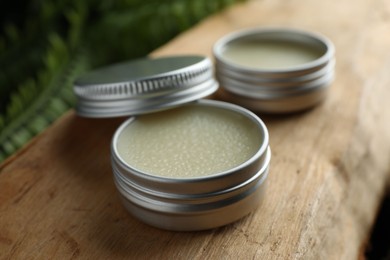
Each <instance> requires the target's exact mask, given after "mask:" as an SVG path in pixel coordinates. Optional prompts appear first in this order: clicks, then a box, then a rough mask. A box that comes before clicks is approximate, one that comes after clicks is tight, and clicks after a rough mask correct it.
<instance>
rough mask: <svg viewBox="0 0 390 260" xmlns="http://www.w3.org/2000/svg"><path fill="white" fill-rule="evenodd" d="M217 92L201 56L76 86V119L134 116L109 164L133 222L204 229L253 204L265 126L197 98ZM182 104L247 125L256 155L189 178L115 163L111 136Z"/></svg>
mask: <svg viewBox="0 0 390 260" xmlns="http://www.w3.org/2000/svg"><path fill="white" fill-rule="evenodd" d="M217 88H218V83H217V82H216V81H215V80H214V78H213V68H212V64H211V62H210V60H209V59H208V58H205V57H201V56H178V57H165V58H159V59H141V60H136V61H131V62H127V63H122V64H117V65H113V66H109V67H106V68H102V69H99V70H96V71H93V72H90V73H88V74H86V75H84V76H83V77H81V78H80V79H79V80H77V81H76V82H75V86H74V90H75V93H76V95H77V97H78V106H77V113H78V114H79V115H82V116H87V117H113V116H123V115H137V116H136V117H131V118H130V119H128V120H127V121H125V122H124V123H123V124H122V125H121V126H120V127H119V128H118V129H117V131H116V133H115V134H114V137H113V139H112V144H111V159H112V160H111V161H112V168H113V175H114V182H115V184H116V187H117V189H118V191H119V194H120V197H121V200H122V202H123V204H124V206H125V207H126V209H127V210H128V211H129V212H130V213H131V214H132V215H133V216H135V217H136V218H138V219H139V220H141V221H143V222H145V223H147V224H150V225H152V226H155V227H158V228H163V229H168V230H177V231H190V230H203V229H210V228H215V227H219V226H222V225H225V224H228V223H231V222H233V221H236V220H238V219H240V218H242V217H243V216H245V215H247V214H248V213H249V212H251V211H253V210H254V209H255V208H256V207H257V206H258V205H259V204H260V202H261V199H262V196H263V193H264V189H265V180H266V178H267V176H268V169H269V164H270V159H271V152H270V148H269V137H268V131H267V128H266V126H265V125H264V123H263V122H262V121H261V120H260V119H259V118H258V117H257V116H256V115H255V114H253V113H252V112H250V111H249V110H247V109H244V108H242V107H239V106H237V105H233V104H230V103H226V102H221V101H214V100H199V98H202V97H206V96H208V95H210V94H211V93H213V92H214V91H215V90H216V89H217ZM187 106H194V107H195V108H197V107H206V108H210V109H220V110H224V111H229V112H231V113H236V114H239V115H240V116H243V117H245V118H247V119H249V120H250V122H253V127H254V128H255V130H256V132H258V135H259V136H261V143H260V145H259V147H257V149H256V153H255V154H254V155H253V156H252V157H251V158H249V159H248V160H247V161H245V162H244V163H242V164H240V165H238V166H235V167H233V168H231V169H229V170H226V171H223V172H218V173H215V174H212V175H208V176H204V177H191V178H172V177H159V176H157V175H154V174H153V173H148V172H143V171H141V170H138V169H137V168H136V167H134V166H133V165H130V164H129V163H127V162H126V161H125V160H123V158H121V155H120V153H119V152H118V146H117V145H118V142H119V141H118V140H119V139H118V138H119V136H120V135H121V133H122V132H123V130H124V129H126V127H128V126H130V125H131V124H133V123H134V122H136V121H137V120H138V119H139V117H142V114H146V113H155V112H158V111H162V110H167V109H172V108H175V109H181V107H187ZM221 134H223V133H221Z"/></svg>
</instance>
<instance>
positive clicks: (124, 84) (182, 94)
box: [74, 56, 218, 118]
mask: <svg viewBox="0 0 390 260" xmlns="http://www.w3.org/2000/svg"><path fill="white" fill-rule="evenodd" d="M217 89H218V83H217V81H216V80H215V79H214V77H213V67H212V63H211V61H210V59H209V58H207V57H203V56H172V57H162V58H143V59H137V60H132V61H128V62H123V63H118V64H114V65H110V66H107V67H103V68H100V69H97V70H94V71H91V72H89V73H87V74H85V75H83V76H81V77H80V78H78V79H77V80H76V81H75V83H74V92H75V94H76V96H77V99H78V100H77V106H76V111H77V113H78V114H79V115H81V116H85V117H96V118H103V117H117V116H126V115H139V114H145V113H150V112H154V111H160V110H164V109H169V108H171V107H175V106H178V105H181V104H184V103H188V102H191V101H194V100H197V99H200V98H203V97H206V96H208V95H210V94H212V93H214V92H215V91H216V90H217Z"/></svg>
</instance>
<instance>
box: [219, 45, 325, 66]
mask: <svg viewBox="0 0 390 260" xmlns="http://www.w3.org/2000/svg"><path fill="white" fill-rule="evenodd" d="M323 54H324V53H323V52H322V51H321V50H319V49H318V48H314V47H313V46H308V45H307V44H303V43H299V42H293V41H284V40H239V41H233V42H230V43H228V44H227V46H225V48H224V51H223V54H222V55H223V57H224V58H225V59H226V60H228V61H230V62H233V63H235V64H238V65H242V66H245V67H250V68H254V69H286V68H291V67H295V66H299V65H302V64H305V63H308V62H312V61H314V60H316V59H318V58H320V57H321V56H322V55H323Z"/></svg>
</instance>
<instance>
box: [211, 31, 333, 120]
mask: <svg viewBox="0 0 390 260" xmlns="http://www.w3.org/2000/svg"><path fill="white" fill-rule="evenodd" d="M213 52H214V56H215V59H216V68H217V70H216V74H217V78H218V80H219V82H220V84H221V86H222V88H223V90H224V91H223V92H222V94H223V96H224V97H225V98H226V99H227V100H229V101H231V102H234V103H237V104H240V105H242V106H244V107H247V108H249V109H251V110H254V111H259V112H267V113H289V112H295V111H299V110H303V109H307V108H309V107H312V106H313V105H315V104H318V103H319V102H320V101H322V100H323V99H324V98H325V96H326V93H327V90H328V87H329V86H330V84H331V82H332V81H333V78H334V66H335V58H334V46H333V44H332V42H331V41H330V40H329V39H327V38H326V37H324V36H322V35H320V34H318V33H314V32H308V31H303V30H298V29H291V28H253V29H247V30H241V31H238V32H234V33H231V34H229V35H227V36H225V37H223V38H222V39H220V40H219V41H218V42H217V43H216V44H215V45H214V49H213Z"/></svg>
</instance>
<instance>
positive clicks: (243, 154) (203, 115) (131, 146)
mask: <svg viewBox="0 0 390 260" xmlns="http://www.w3.org/2000/svg"><path fill="white" fill-rule="evenodd" d="M262 138H263V137H262V136H261V134H260V133H259V131H258V128H257V127H256V125H255V124H254V122H252V121H251V120H249V119H248V118H246V117H244V116H243V115H241V114H238V113H236V112H234V111H228V110H226V109H221V108H216V107H212V108H208V107H201V106H185V107H182V108H177V109H171V110H168V111H163V112H158V113H153V114H149V115H143V116H140V117H138V118H137V119H136V120H134V122H132V123H131V124H129V125H128V126H127V127H126V128H125V129H123V131H122V132H121V134H120V135H119V138H118V143H117V148H118V153H119V155H120V157H121V158H122V159H123V160H124V161H125V162H126V163H128V164H129V165H131V166H132V167H134V168H136V169H138V170H141V171H143V172H145V173H148V174H152V175H158V176H164V177H171V178H188V177H200V176H207V175H212V174H215V173H220V172H224V171H226V170H229V169H232V168H234V167H237V166H238V165H240V164H242V163H243V162H245V161H247V160H248V159H249V158H251V157H252V156H253V155H254V154H255V153H256V151H257V150H258V147H259V146H260V144H261V142H262Z"/></svg>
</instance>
